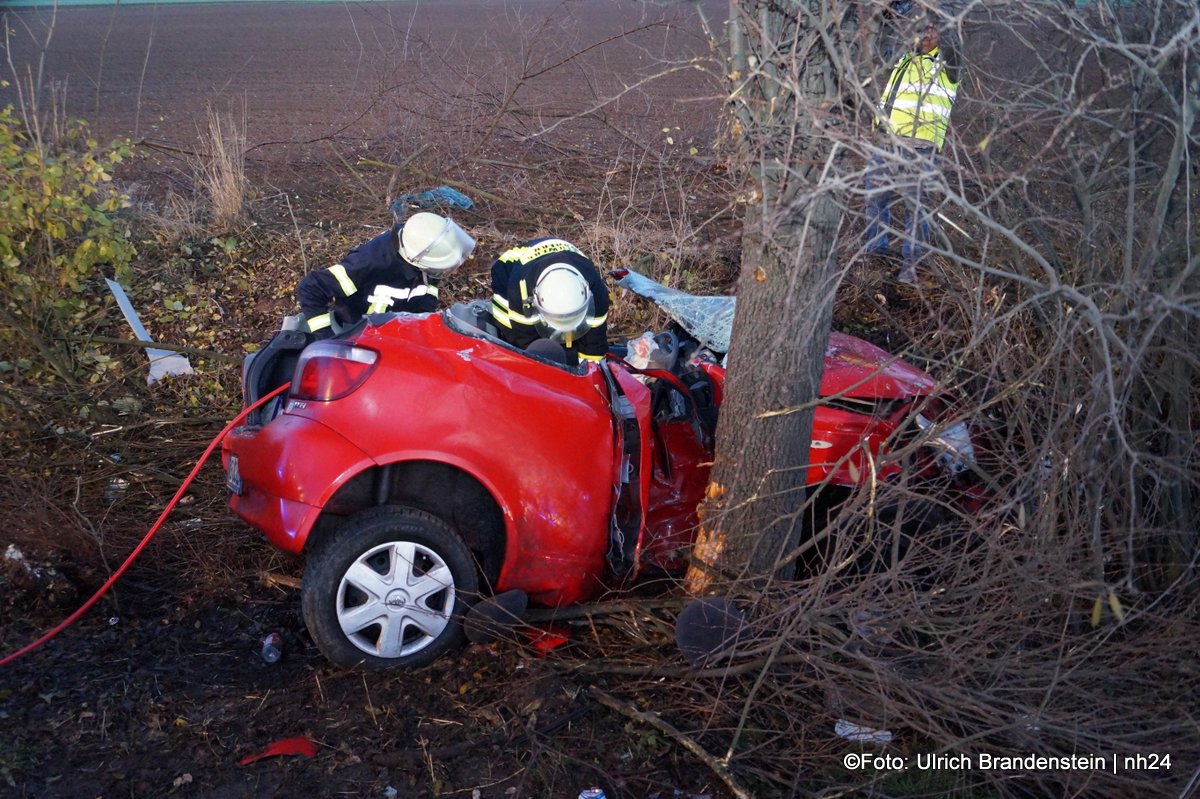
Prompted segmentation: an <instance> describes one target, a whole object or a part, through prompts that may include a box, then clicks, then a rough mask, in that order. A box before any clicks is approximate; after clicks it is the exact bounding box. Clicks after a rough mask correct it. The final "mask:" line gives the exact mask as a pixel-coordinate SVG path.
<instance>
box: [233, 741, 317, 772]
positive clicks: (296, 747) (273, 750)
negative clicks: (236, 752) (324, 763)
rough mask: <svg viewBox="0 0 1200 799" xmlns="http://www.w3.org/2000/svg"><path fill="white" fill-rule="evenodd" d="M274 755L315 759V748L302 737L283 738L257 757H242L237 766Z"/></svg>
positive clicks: (314, 745)
mask: <svg viewBox="0 0 1200 799" xmlns="http://www.w3.org/2000/svg"><path fill="white" fill-rule="evenodd" d="M276 755H301V756H303V757H316V756H317V746H316V744H314V743H313V742H312V741H310V740H308V739H307V738H305V737H303V736H297V737H295V738H284V739H282V740H279V741H276V742H275V743H273V744H271V745H269V746H268V747H267V748H266V749H264V750H262V751H261V752H259V753H258V754H257V755H248V756H246V757H243V758H242V759H241V760H239V761H238V765H240V766H247V765H249V764H251V763H253V762H255V761H256V760H262V759H263V758H264V757H275V756H276Z"/></svg>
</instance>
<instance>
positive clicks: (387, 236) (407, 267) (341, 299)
mask: <svg viewBox="0 0 1200 799" xmlns="http://www.w3.org/2000/svg"><path fill="white" fill-rule="evenodd" d="M398 236H399V227H398V226H394V227H393V228H392V229H391V230H388V231H385V232H383V233H380V234H379V235H378V236H376V237H375V238H373V239H371V240H370V241H366V242H364V243H362V244H360V245H358V246H357V247H355V248H354V249H353V250H351V251H350V252H349V253H347V254H346V257H344V258H342V261H341V263H338V264H335V265H334V266H331V267H329V268H328V269H317V270H315V271H313V272H309V273H308V274H307V275H305V276H304V279H303V280H301V281H300V286H299V288H298V289H297V294H298V295H299V299H300V311H301V313H303V315H304V318H305V319H306V320H307V321H308V328H309V330H311V331H312V332H313V333H314V334H315V335H316V337H317V338H328V337H329V336H331V335H333V331H332V330H331V329H330V324H331V322H332V319H333V317H334V316H336V318H337V321H338V322H339V323H340V324H342V325H350V324H353V323H354V322H357V321H358V320H359V318H360V317H362V315H363V314H367V313H383V312H385V311H406V312H408V313H428V312H430V311H434V310H436V309H437V305H438V288H437V283H436V281H432V280H429V279H428V278H427V277H426V275H425V273H424V272H422V271H421V270H420V269H417V268H416V267H415V266H413V265H412V264H410V263H409V262H408V261H406V260H404V259H403V258H402V257H401V256H400V251H399V240H398ZM331 303H332V305H333V309H332V311H331V310H330V304H331Z"/></svg>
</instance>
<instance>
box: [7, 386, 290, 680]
mask: <svg viewBox="0 0 1200 799" xmlns="http://www.w3.org/2000/svg"><path fill="white" fill-rule="evenodd" d="M291 385H292V384H291V383H284V384H283V385H282V386H280V387H279V388H277V389H275V390H274V391H272V392H271V393H270V394H267V395H266V396H265V397H263V398H262V399H260V400H258V401H257V402H255V403H254V404H253V405H250V406H249V407H247V408H245V409H244V410H243V411H242V412H241V413H239V414H238V415H237V416H236V417H234V419H233V421H232V422H230V423H229V424H227V425H225V429H223V430H222V431H221V432H220V433H218V434H217V437H216V438H214V439H213V440H212V441H211V442H210V443H209V445H208V448H207V449H205V450H204V454H203V455H201V456H200V460H198V461H196V465H195V466H193V467H192V471H191V474H189V475H188V476H187V479H186V480H184V481H183V485H181V486H179V490H178V491H176V492H175V496H173V497H171V501H170V502H168V503H167V507H166V508H164V509H163V512H162V514H160V515H159V517H158V521H156V522H155V523H154V525H153V526H151V528H150V531H149V532H147V533H146V535H145V537H144V538H142V540H141V542H140V543H139V544H138V545H137V546H136V547H135V548H134V550H133V552H130V553H129V557H127V558H125V562H124V563H122V564H121V566H120V568H118V569H117V570H116V571H115V572H113V573H112V576H111V577H109V578H108V579H107V580H106V581H105V582H104V585H102V586H100V590H98V591H96V593H95V594H93V595H92V598H91V599H89V600H88V601H87V602H84V603H83V605H81V606H80V608H79V610H77V611H75V612H74V613H72V614H71V615H70V616H67V618H65V619H63V620H62V622H61V623H60V624H59V625H58V626H57V627H55V628H54V629H53V630H50V631H49V632H47V633H46V634H45V635H43V636H42V637H41V638H39V639H37V640H36V641H34V642H33V643H32V644H28V645H26V646H24V647H22V648H20V649H18V650H17V651H16V652H13V653H12V654H11V655H8V656H6V657H5V658H4V659H3V660H0V666H7V665H8V664H9V663H12V662H13V661H14V660H16V659H17V658H19V657H21V656H22V655H24V654H27V653H29V652H32V651H33V650H35V649H37V648H38V647H39V646H41V645H42V644H44V643H46V642H47V641H49V640H50V639H51V638H53V637H54V636H56V635H58V634H59V633H61V632H62V631H63V630H65V629H67V628H68V627H70V626H71V625H72V624H74V623H75V622H76V621H77V620H78V619H79V617H80V616H82V615H83V614H84V613H86V612H87V611H88V609H89V608H91V606H92V605H94V604H96V602H98V601H99V600H100V597H102V596H104V594H105V592H107V591H108V589H110V588H112V587H113V584H114V583H116V581H117V580H118V579H120V577H121V575H122V574H124V573H125V570H126V569H128V568H129V567H130V566H131V565H132V564H133V562H134V561H135V560H136V559H137V556H138V555H140V554H142V550H144V549H145V548H146V545H147V544H149V543H150V539H152V538H154V536H155V534H156V533H157V532H158V531H159V528H161V527H162V524H163V522H165V521H166V520H167V516H169V515H171V511H172V510H174V509H175V506H176V505H177V504H179V500H180V499H182V498H183V495H184V494H185V493H186V492H187V489H188V486H190V485H191V484H192V481H193V480H195V479H196V475H197V474H199V473H200V467H201V466H203V465H204V463H205V461H207V460H208V456H209V455H212V453H213V450H215V449H216V448H217V444H220V443H221V440H222V439H224V438H225V436H227V435H229V431H230V430H232V429H233V428H235V427H237V425H238V422H240V421H242V420H243V419H245V418H246V416H247V415H248V414H249V413H250V412H251V411H253V410H254V409H255V408H257V407H259V406H260V405H262V404H263V403H265V402H266V401H267V400H269V399H271V398H272V397H275V396H277V395H279V394H282V393H283V392H284V391H286V390H287V389H288V388H289V387H290V386H291Z"/></svg>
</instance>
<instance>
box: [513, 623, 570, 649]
mask: <svg viewBox="0 0 1200 799" xmlns="http://www.w3.org/2000/svg"><path fill="white" fill-rule="evenodd" d="M523 632H524V633H525V637H526V638H528V639H529V643H530V644H532V645H533V648H534V649H536V650H537V652H538V654H539V655H545V654H546V653H547V652H551V651H553V650H555V649H558V648H559V647H560V646H562V645H563V644H565V643H567V641H569V640H570V639H569V638H567V636H566V634H565V633H566V632H567V631H566V630H564V629H562V628H561V627H550V628H548V629H545V630H524V631H523Z"/></svg>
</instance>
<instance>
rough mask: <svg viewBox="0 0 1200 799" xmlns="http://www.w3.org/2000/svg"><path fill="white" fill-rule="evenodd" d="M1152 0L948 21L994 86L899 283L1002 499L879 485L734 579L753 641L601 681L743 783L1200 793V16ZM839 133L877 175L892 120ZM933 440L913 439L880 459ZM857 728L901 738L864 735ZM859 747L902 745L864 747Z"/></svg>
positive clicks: (857, 261)
mask: <svg viewBox="0 0 1200 799" xmlns="http://www.w3.org/2000/svg"><path fill="white" fill-rule="evenodd" d="M1144 6H1145V7H1139V8H1138V9H1129V10H1127V11H1126V10H1120V9H1114V8H1113V7H1110V6H1107V5H1102V6H1101V7H1099V8H1097V9H1095V10H1093V11H1087V12H1076V11H1068V12H1064V13H1060V12H1059V11H1057V10H1055V9H1054V8H1051V7H1049V6H1045V5H1043V4H1011V5H1007V4H1006V5H1004V10H1006V11H1009V12H1012V13H1011V14H1009V15H1008V16H1003V17H1002V16H997V17H995V18H991V17H986V16H983V13H984V12H987V11H988V10H989V9H991V8H992V7H993V6H989V7H988V8H987V9H985V8H983V7H976V8H975V9H974V12H977V13H978V14H979V15H978V16H975V17H969V16H968V17H964V18H963V19H954V20H949V22H950V23H951V24H958V25H962V26H963V34H964V36H963V38H964V41H965V42H966V43H967V45H968V47H967V56H968V59H969V64H968V75H969V82H968V83H966V84H964V87H963V88H962V89H961V92H962V96H961V97H960V100H959V104H958V107H957V108H956V109H955V115H954V125H953V127H952V129H953V130H955V131H956V136H957V141H953V140H952V144H951V145H950V147H949V148H948V150H947V151H946V153H945V155H944V158H943V159H942V163H941V165H940V167H939V177H937V178H936V181H937V188H936V190H934V191H932V192H931V194H930V196H931V197H933V198H934V204H935V206H936V207H935V210H936V212H937V214H938V216H936V217H935V220H936V223H935V226H936V228H937V229H938V231H937V232H936V233H935V236H934V239H933V241H934V249H935V254H934V255H933V256H932V257H931V258H929V259H927V261H926V262H925V264H923V266H922V271H921V273H920V275H921V278H920V282H919V284H918V285H917V286H916V287H914V288H911V289H910V288H907V287H901V288H899V289H896V288H895V287H894V286H887V287H886V293H885V287H881V288H880V289H879V294H880V296H881V297H883V300H882V301H881V302H880V305H882V306H884V307H885V309H886V312H887V313H888V314H890V324H891V325H893V326H894V328H895V329H896V332H897V334H898V335H897V338H898V339H901V340H903V341H905V342H907V351H906V352H904V353H903V354H904V355H905V356H906V357H907V358H909V359H910V360H914V361H917V362H919V363H921V364H922V365H923V366H925V367H926V369H927V370H928V371H930V372H931V373H932V374H934V375H936V376H937V377H938V378H939V379H940V380H941V381H942V383H943V386H944V387H945V389H946V390H947V391H948V392H951V393H953V394H954V395H956V396H957V397H959V398H960V400H961V402H960V404H959V405H958V406H957V407H956V408H955V409H954V410H953V412H952V414H951V416H950V417H949V418H947V419H946V420H945V421H946V422H947V423H949V422H956V421H967V422H969V423H970V424H971V425H972V426H973V427H974V429H975V430H976V432H977V434H978V435H977V439H976V442H977V446H978V447H979V451H978V453H977V454H978V455H979V456H980V457H979V461H980V466H981V467H982V468H983V470H984V471H985V472H986V473H987V475H986V480H984V482H983V483H982V484H983V485H986V487H987V493H986V500H985V501H984V502H983V503H982V504H980V505H977V504H976V503H975V502H974V501H964V500H968V499H969V498H965V497H962V496H960V495H956V494H955V493H953V492H951V491H949V490H947V489H946V488H945V487H944V486H939V485H937V484H926V483H924V482H923V481H920V480H915V479H911V478H910V479H901V480H890V481H880V482H878V483H871V484H870V485H868V486H867V487H866V488H864V489H863V490H861V491H859V492H856V493H854V494H852V495H851V496H850V497H849V498H848V499H847V500H846V504H845V506H844V507H843V509H842V513H841V514H840V515H839V516H838V517H837V519H836V521H835V523H834V524H833V525H832V526H830V527H829V528H827V529H826V530H825V531H823V532H821V533H818V535H817V536H816V537H815V538H813V539H810V540H809V542H807V543H806V544H804V545H802V549H801V551H800V552H799V553H796V554H797V555H798V556H799V557H801V558H802V560H803V563H804V565H805V567H806V568H805V570H804V572H803V574H802V575H801V577H800V579H798V580H796V581H794V582H781V581H774V582H772V583H770V584H768V585H766V586H765V587H764V586H763V585H762V583H761V582H758V583H756V584H753V585H752V584H750V583H740V582H733V583H727V584H725V585H723V586H721V590H722V591H723V592H726V593H728V594H729V595H730V596H732V597H734V598H736V599H737V600H739V601H740V602H741V603H742V606H743V607H744V608H745V609H747V612H748V615H749V618H750V621H751V625H752V628H753V633H752V634H751V635H750V636H749V637H748V638H747V639H746V640H743V641H741V642H740V643H739V645H738V646H737V648H736V650H735V651H733V652H732V653H728V654H726V655H724V656H723V657H720V658H717V659H714V660H713V661H712V662H710V663H708V664H707V665H706V666H704V667H703V668H701V669H698V670H692V669H687V668H685V667H683V666H682V661H679V665H678V666H677V667H675V669H674V670H672V667H671V666H669V665H664V664H663V663H661V662H655V663H651V662H650V658H646V659H645V661H643V662H636V661H637V660H638V659H637V658H636V657H635V656H627V658H626V662H623V663H619V664H618V663H609V664H599V663H593V664H592V665H590V666H588V667H587V668H588V670H590V671H596V672H605V671H608V672H610V673H620V674H622V675H627V676H625V677H624V679H626V680H627V681H626V682H625V683H624V684H623V686H622V692H623V693H626V694H637V695H638V696H639V702H640V703H641V704H642V705H645V706H650V707H653V708H654V710H655V712H656V713H657V714H658V715H660V716H661V717H663V718H664V719H666V720H668V721H669V722H670V723H671V725H672V727H673V728H674V729H676V730H680V731H681V732H682V734H684V735H686V736H688V738H689V739H690V740H692V741H693V742H697V743H699V744H700V746H701V747H702V748H703V751H704V752H706V753H708V755H710V756H711V761H712V763H715V764H718V765H720V766H721V767H722V768H727V769H728V770H729V772H730V773H732V775H733V776H734V779H735V780H736V781H737V782H739V783H740V784H741V785H742V786H743V787H744V788H745V789H746V790H747V792H749V793H754V794H756V795H761V796H803V795H810V794H816V795H841V792H856V791H861V792H867V793H870V792H876V793H878V794H880V795H891V796H895V795H947V794H957V795H979V794H981V793H982V794H986V795H991V794H998V795H1012V796H1018V795H1020V796H1028V795H1080V796H1104V797H1107V796H1119V795H1128V794H1132V793H1135V792H1136V793H1137V794H1138V795H1139V796H1164V797H1166V796H1179V795H1181V793H1186V788H1187V786H1188V784H1189V780H1191V779H1192V778H1193V770H1194V769H1195V764H1194V763H1191V762H1188V761H1187V760H1186V757H1187V756H1186V755H1183V754H1182V753H1190V752H1194V751H1197V750H1200V729H1198V728H1197V725H1196V723H1195V718H1194V708H1193V707H1192V704H1193V703H1192V701H1191V697H1194V696H1196V695H1198V694H1200V672H1198V671H1197V669H1196V667H1195V665H1194V663H1193V661H1194V644H1193V643H1191V642H1193V641H1195V640H1197V638H1198V637H1200V599H1198V598H1197V597H1198V596H1200V591H1198V590H1197V589H1198V588H1200V579H1198V578H1200V575H1198V572H1197V565H1198V558H1200V515H1198V514H1200V511H1198V510H1197V508H1200V459H1198V456H1197V454H1196V452H1197V446H1196V442H1197V438H1196V430H1197V425H1198V424H1200V379H1198V378H1200V357H1198V356H1197V344H1198V343H1200V342H1197V340H1196V336H1197V332H1196V331H1197V329H1198V326H1197V320H1198V319H1200V260H1198V259H1197V256H1196V252H1197V251H1198V248H1200V236H1198V234H1197V230H1196V227H1195V219H1196V214H1195V210H1194V209H1195V208H1196V205H1197V203H1198V202H1200V183H1198V181H1197V173H1196V171H1195V169H1194V164H1195V163H1196V159H1197V158H1200V140H1198V138H1197V135H1198V133H1197V125H1196V119H1197V113H1196V112H1197V110H1198V105H1200V102H1198V96H1197V95H1196V94H1195V92H1194V84H1193V83H1192V82H1191V80H1192V78H1191V71H1189V70H1190V67H1189V65H1190V64H1193V63H1195V61H1196V59H1197V57H1198V55H1200V53H1198V52H1197V48H1198V47H1200V18H1198V17H1197V13H1198V12H1197V11H1196V9H1195V8H1194V7H1193V6H1192V5H1191V4H1185V3H1178V4H1176V3H1169V2H1160V3H1152V4H1144ZM1014 20H1017V22H1015V23H1014ZM986 42H992V43H995V45H996V46H995V48H994V49H992V50H988V49H987V48H986V44H983V43H986ZM972 45H978V46H977V47H973V46H972ZM863 99H864V100H868V101H869V100H870V99H871V98H863ZM867 107H869V106H867ZM814 113H815V111H814ZM800 116H803V114H800ZM830 131H831V134H830V135H836V136H839V137H844V138H840V139H839V145H840V146H841V147H843V148H844V150H843V151H844V152H847V153H852V154H853V155H852V156H847V157H845V161H846V163H847V164H851V165H853V164H864V163H865V162H866V156H867V155H868V154H869V148H867V147H865V146H864V144H863V143H864V142H866V141H870V140H871V136H872V132H871V130H870V123H869V121H868V122H865V124H864V126H863V127H860V128H858V129H856V130H853V131H850V130H848V129H835V128H830ZM853 168H856V167H853V166H852V167H851V170H847V171H846V172H843V173H842V174H840V175H839V174H838V171H837V170H830V174H829V175H828V176H826V177H825V178H823V179H826V180H828V181H829V184H828V185H825V184H822V185H819V186H808V187H806V190H807V191H809V192H812V193H819V192H822V191H828V192H831V193H837V194H839V195H840V196H841V197H842V198H843V199H844V201H845V210H846V213H847V214H848V215H847V216H846V217H844V218H843V236H842V239H841V241H840V242H839V254H840V256H841V257H842V259H843V260H842V263H845V264H847V271H848V272H849V273H851V274H852V275H854V276H855V277H856V278H861V277H862V276H863V275H864V274H866V275H867V278H866V279H864V281H863V282H869V281H876V280H878V276H877V275H875V274H870V272H871V270H879V269H881V268H882V267H880V266H879V265H878V264H875V263H873V262H867V261H864V260H862V259H861V258H860V257H859V256H860V253H861V245H862V241H861V238H860V237H859V236H858V234H859V231H861V228H862V220H861V218H858V217H857V216H856V215H857V214H858V213H859V209H860V208H861V200H862V196H861V189H860V188H855V187H856V186H858V187H861V180H860V178H861V174H858V175H855V174H852V169H853ZM856 192H859V193H858V194H856ZM789 210H792V209H789ZM895 232H897V233H899V232H900V231H895ZM890 277H891V273H888V274H887V276H886V277H885V278H884V280H885V281H886V280H888V279H889V278H890ZM935 435H936V431H934V432H933V433H931V434H927V435H926V436H925V437H924V438H922V437H920V436H906V437H904V438H902V439H900V440H898V441H897V442H895V445H896V446H895V447H894V449H893V451H892V453H891V454H890V455H888V456H887V457H886V459H885V461H884V462H881V463H879V464H877V467H878V469H880V470H882V469H883V468H885V467H886V466H887V465H888V463H889V462H896V461H908V460H910V459H912V458H914V457H916V456H918V455H919V453H920V450H921V449H922V448H923V447H925V446H928V445H930V444H932V443H933V442H932V439H933V437H934V436H935ZM810 499H811V496H810ZM797 504H798V503H797ZM797 513H800V510H799V509H797ZM935 521H936V523H934V522H935ZM663 643H664V644H665V643H666V642H665V641H664V642H663ZM613 651H615V650H610V655H611V654H612V652H613ZM631 651H632V650H631ZM668 674H670V675H672V676H675V677H677V678H680V679H681V680H682V681H681V682H676V683H675V684H673V685H664V684H663V682H662V678H663V677H664V676H666V675H668ZM643 677H644V679H643ZM838 720H845V721H849V722H852V723H854V724H857V725H860V726H863V727H867V728H871V729H873V730H876V731H877V732H878V734H877V735H875V736H874V740H873V742H868V743H862V742H854V741H847V740H845V739H844V738H842V737H840V736H839V734H838V733H837V732H836V731H835V730H836V724H837V722H838ZM884 732H886V735H884V734H883V733H884ZM862 751H866V752H867V753H869V754H872V755H873V754H878V755H880V757H879V758H878V759H877V760H875V759H872V760H869V761H867V763H866V764H865V765H863V763H862V761H861V760H855V759H854V758H853V757H851V758H850V759H847V756H848V755H851V756H853V755H857V754H858V753H859V752H862ZM934 755H941V756H945V758H944V759H943V760H942V761H940V762H942V763H950V765H943V766H941V767H937V766H933V765H929V764H931V763H933V762H935V761H934V760H933V759H932V757H931V756H934ZM1148 755H1157V756H1158V758H1157V760H1154V759H1152V758H1150V757H1147V756H1148ZM1164 755H1170V758H1171V759H1170V763H1169V765H1170V768H1169V769H1168V768H1166V767H1165V766H1166V765H1167V764H1166V763H1164V760H1163V756H1164ZM918 756H922V757H923V758H924V759H923V760H920V761H919V760H918V759H917V758H918ZM1139 756H1141V758H1140V759H1139ZM988 758H991V759H988ZM1002 758H1008V759H1007V760H1005V759H1002ZM1037 758H1041V760H1037ZM922 762H923V763H925V764H926V765H925V766H921V765H920V763H922ZM1155 766H1156V768H1153V767H1155Z"/></svg>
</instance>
